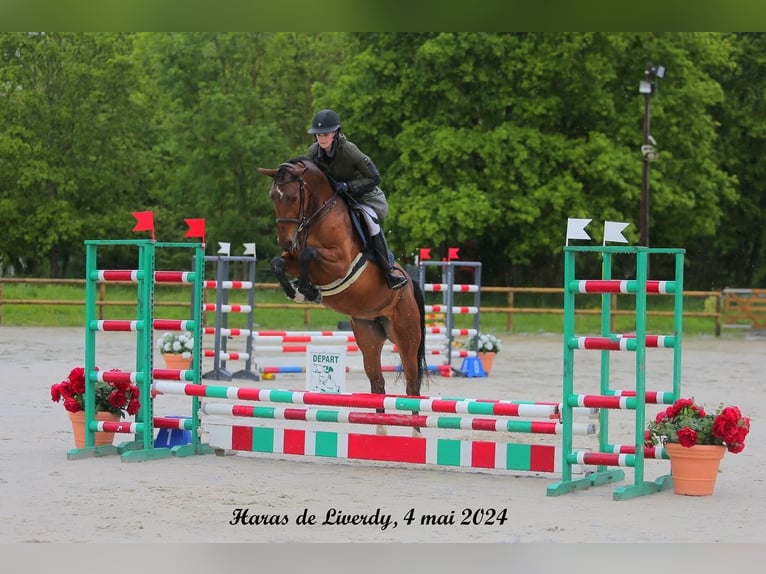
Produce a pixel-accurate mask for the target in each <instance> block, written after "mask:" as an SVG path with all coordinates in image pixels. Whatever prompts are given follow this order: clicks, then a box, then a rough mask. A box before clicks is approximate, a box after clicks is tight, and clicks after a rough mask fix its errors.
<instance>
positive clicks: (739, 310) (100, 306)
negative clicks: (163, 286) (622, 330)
mask: <svg viewBox="0 0 766 574" xmlns="http://www.w3.org/2000/svg"><path fill="white" fill-rule="evenodd" d="M7 284H25V285H76V286H83V287H84V285H85V280H83V279H35V278H0V324H2V322H3V308H4V307H6V306H9V305H38V306H39V305H84V300H46V299H40V298H34V297H29V298H23V299H22V298H16V299H11V298H6V297H5V296H4V294H3V286H4V285H7ZM118 284H120V283H114V282H110V283H109V285H118ZM123 285H131V284H130V283H124V284H123ZM255 287H256V289H269V290H279V289H280V287H279V285H277V284H276V283H256V285H255ZM106 290H107V283H99V284H98V294H97V301H96V306H97V311H98V316H99V318H100V319H104V318H105V315H106V314H105V310H106V308H107V307H109V306H131V305H134V304H135V301H113V300H108V299H107V292H106ZM480 291H481V293H482V294H497V293H500V294H505V302H506V304H505V306H502V307H501V306H487V305H482V306H481V312H482V313H493V314H494V313H500V314H504V315H505V316H506V330H507V331H511V330H512V329H513V320H514V317H515V316H518V315H522V314H535V315H546V314H556V315H563V313H564V309H563V306H558V307H523V306H516V297H517V296H518V295H519V294H533V295H563V292H564V290H563V288H557V287H481V289H480ZM742 291H747V292H748V297H747V301H748V302H747V303H744V302H743V299H744V298H745V294H743V293H742ZM206 293H207V291H206ZM684 297H685V298H689V299H695V298H701V299H702V300H703V303H702V304H697V305H694V307H695V308H702V309H703V310H702V311H690V310H685V311H684V313H683V316H684V317H685V318H686V317H700V318H706V319H710V320H711V323H712V325H713V326H712V329H713V330H714V333H715V335H716V336H719V335H720V334H721V329H722V328H730V327H737V328H754V329H755V328H758V329H763V328H765V327H764V325H766V290H760V291H759V290H732V289H724V290H723V291H684ZM713 302H714V304H712V303H713ZM155 304H156V305H157V306H168V307H170V306H173V307H188V305H189V303H188V302H183V301H159V300H158V301H156V303H155ZM321 307H322V306H321V305H320V306H317V305H315V304H299V303H291V302H287V301H286V302H284V303H257V302H256V304H255V309H301V310H302V311H303V314H304V324H307V325H308V324H309V322H310V313H311V311H312V310H317V309H318V308H321ZM685 309H686V306H685ZM600 313H601V310H600V309H599V308H585V309H577V311H576V314H577V315H599V314H600ZM621 315H625V316H628V315H635V311H634V310H628V309H619V308H618V307H617V297H612V318H613V319H614V318H616V317H619V316H621ZM647 315H650V316H652V315H653V316H667V317H671V316H672V315H673V311H672V310H666V311H663V310H649V311H647Z"/></svg>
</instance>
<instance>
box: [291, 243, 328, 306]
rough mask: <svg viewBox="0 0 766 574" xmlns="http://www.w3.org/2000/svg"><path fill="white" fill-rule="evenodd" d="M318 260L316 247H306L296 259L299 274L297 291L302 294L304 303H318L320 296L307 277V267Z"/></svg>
mask: <svg viewBox="0 0 766 574" xmlns="http://www.w3.org/2000/svg"><path fill="white" fill-rule="evenodd" d="M317 259H319V250H318V249H317V248H316V247H307V248H306V249H304V250H303V251H302V252H301V255H300V257H299V259H298V267H299V269H300V273H299V275H298V284H297V287H298V291H299V292H300V293H302V294H303V296H304V297H305V298H306V301H311V302H315V303H319V302H320V301H321V300H322V295H321V293H320V292H319V289H317V286H316V285H314V282H313V281H312V280H311V277H309V265H310V264H311V263H312V262H313V261H316V260H317Z"/></svg>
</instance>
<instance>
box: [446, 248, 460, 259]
mask: <svg viewBox="0 0 766 574" xmlns="http://www.w3.org/2000/svg"><path fill="white" fill-rule="evenodd" d="M459 250H460V248H459V247H448V248H447V261H452V260H453V259H460V256H459V255H458V254H457V252H458V251H459Z"/></svg>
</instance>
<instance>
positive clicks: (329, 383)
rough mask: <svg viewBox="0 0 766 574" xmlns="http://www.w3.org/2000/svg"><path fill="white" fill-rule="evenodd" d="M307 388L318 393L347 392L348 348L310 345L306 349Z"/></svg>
mask: <svg viewBox="0 0 766 574" xmlns="http://www.w3.org/2000/svg"><path fill="white" fill-rule="evenodd" d="M306 390H307V391H314V392H318V393H345V392H346V349H345V348H343V347H324V346H319V345H317V346H309V347H308V350H307V351H306Z"/></svg>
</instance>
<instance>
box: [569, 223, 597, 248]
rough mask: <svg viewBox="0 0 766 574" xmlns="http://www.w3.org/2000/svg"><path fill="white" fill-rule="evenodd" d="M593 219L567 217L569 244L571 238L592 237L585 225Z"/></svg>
mask: <svg viewBox="0 0 766 574" xmlns="http://www.w3.org/2000/svg"><path fill="white" fill-rule="evenodd" d="M591 221H593V220H592V219H573V218H571V217H570V218H569V219H567V241H566V244H567V245H569V240H570V239H590V235H588V232H587V231H585V226H586V225H588V224H589V223H590V222H591Z"/></svg>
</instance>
